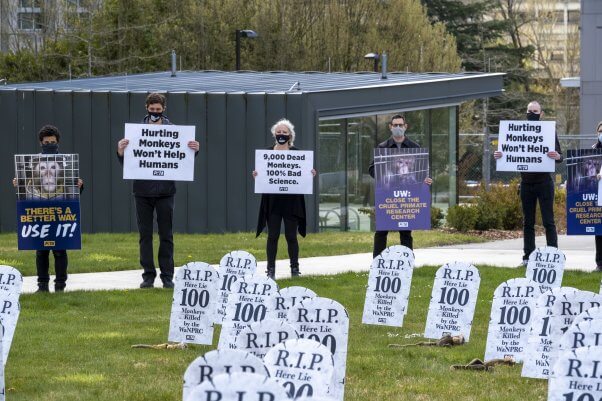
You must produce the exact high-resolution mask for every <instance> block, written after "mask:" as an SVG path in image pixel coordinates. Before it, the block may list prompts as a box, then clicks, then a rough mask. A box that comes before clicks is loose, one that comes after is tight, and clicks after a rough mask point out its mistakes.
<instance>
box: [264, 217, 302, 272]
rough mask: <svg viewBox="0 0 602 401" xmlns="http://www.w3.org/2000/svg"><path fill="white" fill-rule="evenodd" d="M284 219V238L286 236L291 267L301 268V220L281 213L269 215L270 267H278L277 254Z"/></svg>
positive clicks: (268, 252)
mask: <svg viewBox="0 0 602 401" xmlns="http://www.w3.org/2000/svg"><path fill="white" fill-rule="evenodd" d="M282 220H284V238H286V244H287V246H288V257H289V259H290V260H291V269H299V242H298V241H297V228H298V226H299V222H298V221H297V218H296V217H294V216H283V215H281V214H270V215H269V216H268V221H267V223H268V224H267V226H268V241H267V244H266V253H267V256H268V269H270V268H272V269H273V268H275V267H276V254H277V253H278V239H279V238H280V226H281V222H282Z"/></svg>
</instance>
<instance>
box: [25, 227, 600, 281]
mask: <svg viewBox="0 0 602 401" xmlns="http://www.w3.org/2000/svg"><path fill="white" fill-rule="evenodd" d="M536 241H537V246H538V247H539V246H544V245H545V237H537V239H536ZM558 243H559V246H560V249H561V250H562V251H563V252H564V254H565V255H566V259H567V260H566V268H567V269H568V270H581V271H593V270H594V268H595V267H596V263H595V246H594V238H593V237H591V236H570V237H569V236H566V235H562V236H559V239H558ZM522 247H523V240H522V238H519V239H513V240H502V241H493V242H485V243H480V244H463V245H451V246H440V247H434V248H422V249H416V250H415V251H414V253H415V255H416V266H417V267H420V266H426V265H436V266H440V265H443V264H445V263H447V262H452V261H461V262H469V263H473V264H476V265H494V266H500V267H517V266H518V265H519V264H520V262H521V260H522V254H523V252H522ZM301 251H303V250H301ZM371 262H372V254H371V253H358V254H352V255H341V256H323V257H314V258H303V259H301V260H300V265H301V272H302V273H303V274H304V275H308V276H309V275H330V274H337V273H343V272H348V271H354V272H361V271H367V270H368V269H369V268H370V263H371ZM257 270H258V271H259V272H262V273H263V272H265V270H266V262H265V261H264V262H258V266H257ZM141 274H142V269H136V270H127V271H119V272H106V273H80V274H70V275H69V280H68V281H67V290H68V291H75V290H90V291H96V290H115V289H117V290H125V289H135V288H139V285H140V282H141V281H142V277H141ZM289 276H290V270H289V267H288V259H284V260H278V261H277V262H276V278H277V279H278V278H285V277H289ZM36 279H37V277H35V276H30V277H25V278H24V283H23V292H25V293H30V292H34V291H36V290H37V283H36ZM51 279H54V277H52V278H51ZM155 284H156V285H161V281H160V280H159V279H157V280H156V281H155ZM51 287H52V285H51Z"/></svg>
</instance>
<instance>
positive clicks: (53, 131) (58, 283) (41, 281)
mask: <svg viewBox="0 0 602 401" xmlns="http://www.w3.org/2000/svg"><path fill="white" fill-rule="evenodd" d="M38 139H39V141H40V146H41V147H42V154H58V153H59V142H60V140H61V133H60V131H59V129H58V128H57V127H55V126H52V125H45V126H43V127H42V128H41V129H40V131H39V132H38ZM48 173H49V174H50V170H48ZM41 174H44V173H41ZM50 178H52V179H53V180H54V184H53V187H55V189H54V190H53V191H52V192H53V196H52V197H50V196H47V195H48V194H43V193H42V191H41V190H38V191H35V189H34V190H33V191H35V194H34V192H32V191H29V193H28V196H27V199H57V200H58V199H65V198H66V196H67V194H66V193H65V191H64V189H63V190H62V191H57V188H58V185H57V184H58V183H57V181H56V180H57V179H58V177H57V176H54V177H50ZM35 181H39V182H38V183H37V186H40V184H41V182H43V181H44V177H38V179H37V180H35ZM13 186H15V187H16V186H17V178H16V177H15V178H13ZM77 186H78V188H79V191H80V192H81V191H83V189H84V182H83V181H82V179H81V178H78V179H77ZM36 194H37V196H35V195H36ZM52 254H53V255H54V271H55V279H54V291H55V292H62V291H64V290H65V286H66V285H67V267H68V265H69V259H68V257H67V251H66V250H64V249H53V250H52ZM49 259H50V251H49V250H46V249H38V250H37V251H36V270H37V273H38V291H37V292H48V291H49V288H48V283H49V281H50V273H49V271H50V260H49Z"/></svg>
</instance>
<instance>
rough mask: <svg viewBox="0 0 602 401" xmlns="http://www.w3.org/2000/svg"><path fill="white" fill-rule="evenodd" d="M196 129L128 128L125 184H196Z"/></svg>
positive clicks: (126, 128)
mask: <svg viewBox="0 0 602 401" xmlns="http://www.w3.org/2000/svg"><path fill="white" fill-rule="evenodd" d="M194 131H195V127H194V125H157V124H125V139H128V140H129V141H130V143H129V144H128V146H127V147H126V148H125V149H124V151H123V179H124V180H172V181H194V153H195V151H194V150H192V149H190V148H189V147H188V142H189V141H194Z"/></svg>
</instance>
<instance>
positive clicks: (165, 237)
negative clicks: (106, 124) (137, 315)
mask: <svg viewBox="0 0 602 401" xmlns="http://www.w3.org/2000/svg"><path fill="white" fill-rule="evenodd" d="M165 109H166V100H165V96H163V95H161V94H159V93H151V94H149V95H148V96H147V97H146V111H147V113H148V114H147V115H146V116H145V117H144V119H143V120H142V123H143V124H157V125H162V124H163V125H172V123H171V121H169V119H168V118H167V117H166V116H165V115H164V114H163V113H164V112H165ZM128 144H129V140H128V139H125V138H124V139H121V140H119V142H118V144H117V157H118V158H119V162H120V163H121V164H122V165H123V154H124V152H125V148H127V146H128ZM188 147H189V148H190V149H192V150H194V151H195V152H198V151H199V143H198V142H197V141H189V142H188ZM133 192H134V198H135V199H136V220H137V222H138V232H139V234H140V239H139V244H140V265H141V266H142V268H143V269H144V273H142V283H141V284H140V288H152V287H153V286H154V282H155V277H157V272H156V270H155V262H154V256H153V218H154V214H155V212H156V213H157V226H158V228H159V268H160V270H161V281H162V282H163V288H173V287H174V284H173V274H174V260H173V248H174V246H173V231H172V225H173V209H174V195H175V194H176V184H175V182H174V181H163V180H134V191H133Z"/></svg>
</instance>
